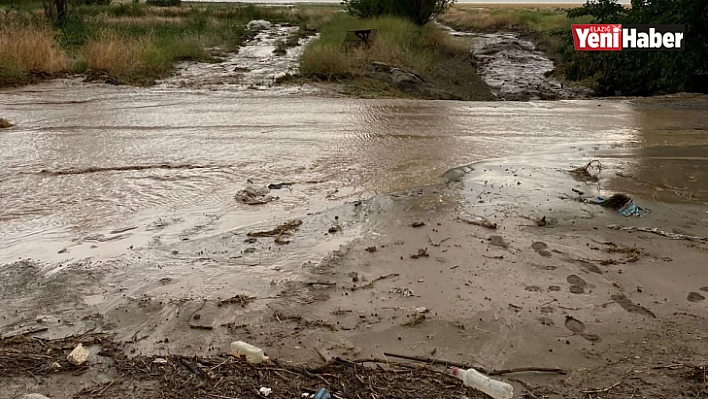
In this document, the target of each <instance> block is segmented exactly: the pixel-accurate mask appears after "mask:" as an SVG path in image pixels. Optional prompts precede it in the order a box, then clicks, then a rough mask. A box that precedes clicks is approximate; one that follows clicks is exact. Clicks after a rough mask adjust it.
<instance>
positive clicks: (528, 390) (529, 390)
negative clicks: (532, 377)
mask: <svg viewBox="0 0 708 399" xmlns="http://www.w3.org/2000/svg"><path fill="white" fill-rule="evenodd" d="M509 381H513V382H517V383H519V384H521V386H523V387H524V388H526V393H528V396H530V397H531V399H538V396H536V395H535V394H534V393H533V391H534V389H533V387H532V386H531V385H529V383H528V382H526V381H523V380H520V379H518V378H509Z"/></svg>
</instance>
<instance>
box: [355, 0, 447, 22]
mask: <svg viewBox="0 0 708 399" xmlns="http://www.w3.org/2000/svg"><path fill="white" fill-rule="evenodd" d="M344 4H345V5H346V6H347V10H348V11H349V13H351V14H352V15H355V16H357V17H360V18H373V17H376V16H380V15H395V16H401V17H405V18H408V19H410V20H411V21H413V23H415V24H416V25H421V26H422V25H425V24H426V23H428V21H430V20H431V19H433V18H435V17H436V16H438V15H440V14H443V13H444V12H445V11H447V9H448V8H450V6H452V5H453V4H455V0H344Z"/></svg>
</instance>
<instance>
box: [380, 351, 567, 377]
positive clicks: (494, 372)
mask: <svg viewBox="0 0 708 399" xmlns="http://www.w3.org/2000/svg"><path fill="white" fill-rule="evenodd" d="M384 356H390V357H398V358H401V359H407V360H415V361H417V362H425V363H429V364H439V365H443V366H454V367H459V368H468V367H470V366H469V365H467V364H462V363H456V362H449V361H446V360H439V359H431V358H428V357H421V356H408V355H398V354H395V353H389V352H384ZM472 367H474V368H475V369H477V370H478V371H480V372H482V373H484V374H487V375H504V374H514V373H526V372H530V371H537V372H543V373H556V374H566V372H565V371H564V370H561V369H557V368H547V367H520V368H515V369H504V370H491V371H489V370H486V369H484V368H483V367H479V366H472Z"/></svg>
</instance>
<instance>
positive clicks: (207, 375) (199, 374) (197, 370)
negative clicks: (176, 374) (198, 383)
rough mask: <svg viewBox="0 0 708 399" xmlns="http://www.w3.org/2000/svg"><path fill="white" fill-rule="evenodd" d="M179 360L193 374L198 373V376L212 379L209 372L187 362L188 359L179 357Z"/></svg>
mask: <svg viewBox="0 0 708 399" xmlns="http://www.w3.org/2000/svg"><path fill="white" fill-rule="evenodd" d="M179 362H180V363H182V364H183V365H184V366H185V367H186V368H188V369H189V371H191V372H192V373H194V374H195V375H198V376H200V377H206V378H207V379H209V380H211V379H213V378H212V377H211V376H210V375H209V374H207V373H205V372H204V371H203V370H201V369H199V368H198V367H196V366H194V365H192V364H191V363H189V361H187V359H185V358H182V359H179Z"/></svg>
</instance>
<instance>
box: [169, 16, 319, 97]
mask: <svg viewBox="0 0 708 399" xmlns="http://www.w3.org/2000/svg"><path fill="white" fill-rule="evenodd" d="M298 29H299V28H298V27H297V26H295V27H293V26H280V25H275V26H273V27H272V28H271V29H266V30H262V31H260V32H258V34H257V35H256V36H255V37H254V38H253V39H252V40H250V41H248V42H247V43H244V45H243V46H242V47H241V48H239V51H238V53H236V54H231V55H229V56H227V57H225V58H224V59H223V60H222V61H221V62H217V63H214V64H205V63H201V62H185V63H182V64H180V65H178V67H177V69H178V73H177V75H176V76H175V77H173V78H170V79H167V80H165V81H163V82H160V84H159V86H160V87H162V88H175V87H190V88H200V89H211V90H219V89H222V90H233V89H234V88H241V89H242V88H248V89H251V90H258V89H265V88H269V89H272V86H273V85H274V83H275V81H276V79H277V78H279V77H282V76H284V75H286V74H296V73H297V71H298V60H299V57H300V55H301V54H302V52H303V50H304V47H305V46H306V45H307V43H308V42H309V41H310V40H312V39H313V38H314V37H308V38H305V39H300V40H299V43H298V45H297V46H294V47H290V48H288V49H286V53H285V54H275V53H274V51H275V50H276V48H277V45H278V44H279V42H285V41H286V40H287V38H288V36H289V35H290V34H292V33H294V32H296V31H298ZM215 50H218V49H215ZM295 90H296V92H301V91H302V88H300V87H298V88H296V89H295Z"/></svg>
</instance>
